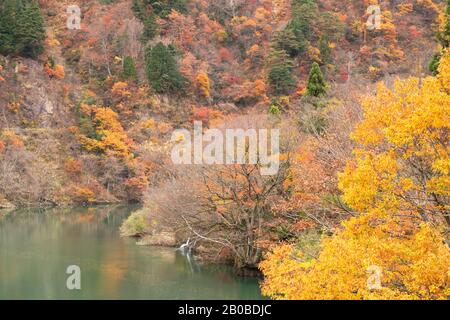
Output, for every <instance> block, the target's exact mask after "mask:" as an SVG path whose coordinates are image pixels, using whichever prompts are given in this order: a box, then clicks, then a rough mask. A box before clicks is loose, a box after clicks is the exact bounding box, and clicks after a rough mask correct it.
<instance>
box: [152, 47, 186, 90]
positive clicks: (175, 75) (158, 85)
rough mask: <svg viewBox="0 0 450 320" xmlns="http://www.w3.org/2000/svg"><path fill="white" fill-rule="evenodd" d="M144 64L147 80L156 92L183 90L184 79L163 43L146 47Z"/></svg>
mask: <svg viewBox="0 0 450 320" xmlns="http://www.w3.org/2000/svg"><path fill="white" fill-rule="evenodd" d="M145 64H146V72H147V79H148V82H149V84H150V85H151V87H152V88H153V90H155V91H156V92H157V93H180V92H184V87H185V84H186V79H185V78H184V77H183V76H182V75H181V73H180V72H179V70H178V65H177V61H176V60H175V57H174V56H173V55H172V53H171V51H170V50H169V48H168V47H166V46H165V45H164V44H163V43H161V42H160V43H158V44H157V45H156V46H154V47H153V48H152V47H147V49H146V52H145Z"/></svg>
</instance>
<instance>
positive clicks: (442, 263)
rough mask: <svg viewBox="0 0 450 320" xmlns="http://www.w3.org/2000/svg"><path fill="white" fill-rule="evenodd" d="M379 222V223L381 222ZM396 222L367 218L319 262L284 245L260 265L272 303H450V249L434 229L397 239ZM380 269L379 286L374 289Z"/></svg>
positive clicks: (329, 244)
mask: <svg viewBox="0 0 450 320" xmlns="http://www.w3.org/2000/svg"><path fill="white" fill-rule="evenodd" d="M377 222H378V224H377ZM391 223H392V222H390V223H389V222H384V223H380V222H379V220H378V219H377V218H376V217H375V218H374V217H371V216H369V215H362V216H359V217H356V218H352V219H350V220H349V221H347V222H345V223H344V229H343V230H342V231H340V232H338V233H337V234H335V235H334V236H333V237H331V238H326V239H324V240H323V242H322V251H321V253H320V254H319V256H318V257H317V259H311V260H307V259H306V260H305V259H304V258H305V256H304V253H302V252H301V251H300V250H297V249H296V248H295V247H294V246H292V245H283V246H280V247H277V248H275V250H274V251H273V252H272V253H270V254H269V255H268V256H267V259H266V260H265V261H263V262H262V263H261V264H260V268H261V270H262V271H263V273H264V275H265V279H266V280H265V282H264V284H263V286H262V292H263V294H264V295H267V296H270V297H271V298H273V299H294V300H300V299H314V300H323V299H447V296H448V295H449V294H450V287H449V285H450V281H449V264H448V261H450V251H449V248H448V246H447V245H446V244H444V239H443V238H442V236H441V235H440V234H439V232H437V231H436V230H434V229H432V228H431V227H430V226H429V225H426V224H422V225H420V226H419V227H417V228H415V230H413V231H411V232H412V233H411V234H409V235H407V236H406V235H404V236H396V235H393V234H392V233H391V232H389V228H390V227H392V225H391ZM372 268H378V269H379V270H380V271H381V274H380V277H379V285H380V287H379V288H374V287H372V286H370V285H369V284H370V281H371V278H372V277H373V276H374V275H373V274H371V273H370V272H368V271H370V270H371V269H372Z"/></svg>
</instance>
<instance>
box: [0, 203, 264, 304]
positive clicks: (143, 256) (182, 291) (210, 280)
mask: <svg viewBox="0 0 450 320" xmlns="http://www.w3.org/2000/svg"><path fill="white" fill-rule="evenodd" d="M133 209H135V208H133V207H123V206H122V207H100V208H98V207H96V208H70V209H67V208H66V209H61V208H58V209H49V210H36V209H34V210H16V211H9V212H5V211H0V299H260V298H261V295H260V291H259V286H258V283H257V280H256V279H253V278H240V277H236V276H234V275H233V274H232V273H231V272H230V269H229V268H226V267H217V266H214V267H205V266H198V265H196V264H195V263H194V262H190V261H188V260H187V259H186V257H184V256H183V255H181V254H180V253H179V252H176V251H175V250H174V249H168V248H153V247H142V246H137V245H136V244H135V241H134V240H133V239H122V238H120V237H119V230H118V229H119V226H120V225H121V223H122V221H123V220H124V219H125V218H126V217H127V216H128V215H129V213H130V212H131V211H132V210H133ZM69 265H78V266H79V267H80V268H81V290H73V291H70V290H68V289H67V288H66V279H67V277H68V275H67V274H66V273H65V272H66V268H67V267H68V266H69Z"/></svg>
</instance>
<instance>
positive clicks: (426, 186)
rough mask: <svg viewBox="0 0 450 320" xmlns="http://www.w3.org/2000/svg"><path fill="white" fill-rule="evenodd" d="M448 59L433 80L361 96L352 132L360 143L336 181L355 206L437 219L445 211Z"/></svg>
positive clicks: (449, 150) (449, 101)
mask: <svg viewBox="0 0 450 320" xmlns="http://www.w3.org/2000/svg"><path fill="white" fill-rule="evenodd" d="M449 61H450V56H449V54H448V53H447V54H446V55H444V57H443V58H442V65H441V67H440V74H439V76H438V77H436V78H435V77H427V78H426V79H424V80H423V81H422V82H420V81H419V79H416V78H410V79H406V80H397V81H396V82H395V84H394V88H393V89H392V90H390V89H388V88H386V87H385V86H384V85H381V84H380V85H379V86H378V90H377V93H376V95H375V96H372V97H367V98H366V99H364V101H363V104H362V106H363V109H364V115H365V117H364V120H363V121H362V123H361V124H359V126H358V127H357V128H356V130H355V131H354V132H353V134H352V139H353V140H354V141H355V142H356V143H358V144H359V146H360V147H359V148H358V149H356V150H354V154H355V158H354V159H353V160H352V161H350V162H349V163H348V165H347V167H346V168H345V170H344V172H343V173H342V174H341V175H340V183H339V187H340V189H341V190H342V191H343V193H344V194H343V197H344V200H345V201H346V202H347V203H348V204H349V205H350V206H351V207H353V208H354V209H356V210H358V211H362V212H368V211H372V210H382V211H389V212H398V211H400V210H401V211H404V212H406V211H413V212H415V213H420V214H421V215H422V216H424V218H425V216H426V218H427V219H431V220H432V221H435V220H436V222H437V221H440V220H441V219H442V215H440V214H439V213H442V212H445V210H448V209H449V205H448V203H446V202H445V197H448V196H449V195H450V187H449V186H450V184H449V178H448V173H449V168H450V159H449V154H450V147H449V143H448V133H449V130H450V95H449V94H448V88H449V78H450V72H449V71H450V68H449ZM440 197H444V198H442V199H441V198H440ZM446 219H447V225H448V222H449V217H447V218H446Z"/></svg>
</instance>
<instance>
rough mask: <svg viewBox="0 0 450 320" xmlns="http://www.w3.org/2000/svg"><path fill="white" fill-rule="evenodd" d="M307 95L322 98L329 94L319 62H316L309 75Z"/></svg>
mask: <svg viewBox="0 0 450 320" xmlns="http://www.w3.org/2000/svg"><path fill="white" fill-rule="evenodd" d="M306 93H307V95H309V96H314V97H321V96H324V95H325V94H326V93H327V84H326V82H325V78H324V77H323V74H322V71H321V70H320V67H319V65H318V64H317V62H314V63H313V64H312V67H311V72H310V73H309V79H308V85H307V87H306Z"/></svg>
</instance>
